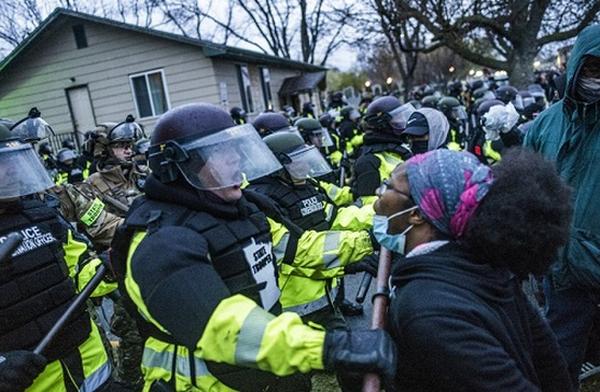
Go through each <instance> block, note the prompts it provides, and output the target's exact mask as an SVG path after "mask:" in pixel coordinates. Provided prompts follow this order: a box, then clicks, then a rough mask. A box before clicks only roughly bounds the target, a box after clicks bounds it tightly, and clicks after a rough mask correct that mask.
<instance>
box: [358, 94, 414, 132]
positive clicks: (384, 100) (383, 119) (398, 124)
mask: <svg viewBox="0 0 600 392" xmlns="http://www.w3.org/2000/svg"><path fill="white" fill-rule="evenodd" d="M414 111H415V108H414V107H413V106H412V105H411V104H404V105H402V103H401V102H400V100H399V99H398V98H396V97H393V96H386V97H381V98H377V99H376V100H374V101H373V102H372V103H371V104H370V105H369V106H368V107H367V113H366V115H365V118H364V125H365V127H364V128H365V129H366V130H367V131H371V132H379V133H393V134H396V135H400V134H401V133H402V131H403V130H404V127H405V126H406V121H407V120H408V117H410V115H411V114H412V112H414Z"/></svg>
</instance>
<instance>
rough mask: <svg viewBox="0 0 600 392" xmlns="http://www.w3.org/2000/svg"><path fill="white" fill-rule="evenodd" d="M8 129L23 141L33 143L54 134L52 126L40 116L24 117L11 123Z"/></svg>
mask: <svg viewBox="0 0 600 392" xmlns="http://www.w3.org/2000/svg"><path fill="white" fill-rule="evenodd" d="M10 131H11V133H12V134H13V135H14V136H15V137H17V138H19V139H20V140H21V141H23V142H25V143H35V142H38V141H40V140H42V139H46V138H48V137H50V136H52V135H54V131H53V130H52V127H51V126H50V125H49V124H48V123H47V122H46V121H45V120H44V119H43V118H41V117H26V118H24V119H22V120H21V121H19V122H17V123H16V124H15V125H13V126H12V128H11V129H10Z"/></svg>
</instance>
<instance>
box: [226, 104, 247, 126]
mask: <svg viewBox="0 0 600 392" xmlns="http://www.w3.org/2000/svg"><path fill="white" fill-rule="evenodd" d="M229 114H230V115H231V118H232V119H233V122H235V123H236V124H238V125H241V124H246V123H247V122H248V115H247V114H246V111H245V110H244V109H242V108H240V107H237V106H234V107H232V108H231V110H230V111H229Z"/></svg>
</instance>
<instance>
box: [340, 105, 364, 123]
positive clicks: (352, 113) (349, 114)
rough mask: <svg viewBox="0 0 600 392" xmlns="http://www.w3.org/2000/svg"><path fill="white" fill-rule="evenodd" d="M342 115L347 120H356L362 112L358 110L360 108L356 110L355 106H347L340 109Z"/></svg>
mask: <svg viewBox="0 0 600 392" xmlns="http://www.w3.org/2000/svg"><path fill="white" fill-rule="evenodd" d="M340 116H342V118H344V119H347V120H351V121H356V120H358V119H359V118H360V113H359V112H358V110H356V108H355V107H353V106H346V107H345V108H343V109H342V110H340Z"/></svg>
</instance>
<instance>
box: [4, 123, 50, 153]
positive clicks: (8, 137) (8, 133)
mask: <svg viewBox="0 0 600 392" xmlns="http://www.w3.org/2000/svg"><path fill="white" fill-rule="evenodd" d="M16 139H17V138H16V137H15V135H13V134H12V132H11V131H10V129H8V127H7V126H6V125H4V124H0V143H1V142H4V141H8V140H16ZM42 144H43V143H42ZM42 144H40V148H42ZM47 144H48V142H46V145H47ZM50 152H52V149H50Z"/></svg>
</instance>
